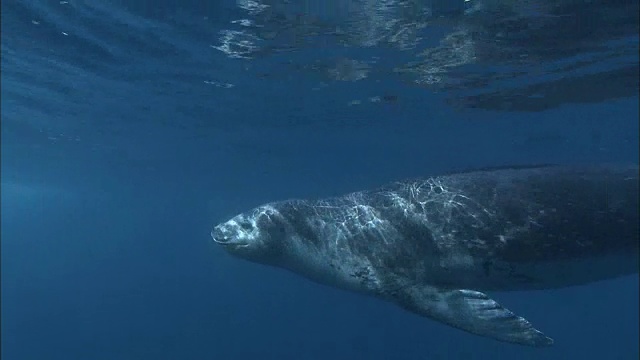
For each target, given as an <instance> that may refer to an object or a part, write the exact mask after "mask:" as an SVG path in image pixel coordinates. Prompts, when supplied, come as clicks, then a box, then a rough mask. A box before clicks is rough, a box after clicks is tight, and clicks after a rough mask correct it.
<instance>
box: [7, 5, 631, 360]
mask: <svg viewBox="0 0 640 360" xmlns="http://www.w3.org/2000/svg"><path fill="white" fill-rule="evenodd" d="M267 3H268V4H267ZM381 3H382V2H375V1H371V2H366V1H363V2H348V1H331V2H311V1H307V2H302V1H292V3H291V4H285V3H280V2H276V1H274V2H264V3H262V4H267V5H271V6H270V7H268V8H264V9H263V10H262V11H261V12H260V11H257V10H256V9H259V7H256V6H253V8H252V7H250V6H249V5H251V4H253V5H259V4H260V3H259V2H251V1H238V3H236V2H234V1H219V2H216V1H209V2H204V1H195V0H192V1H180V2H178V1H175V2H173V1H168V0H164V1H154V2H147V1H140V0H138V1H119V0H111V1H97V0H95V1H94V0H86V1H79V0H76V1H73V0H69V1H48V0H33V1H17V0H7V1H3V2H2V93H1V94H2V153H1V155H2V188H1V189H2V209H1V210H2V227H1V231H2V233H1V235H2V344H1V345H2V357H3V359H38V360H44V359H65V360H69V359H109V360H112V359H184V360H186V359H248V358H250V359H255V358H261V359H489V358H491V359H495V358H506V359H514V358H520V359H569V358H588V359H603V358H604V359H637V358H638V335H639V334H638V321H639V315H638V307H637V303H638V297H639V296H638V276H637V275H636V276H631V277H628V278H623V279H617V280H612V281H608V282H604V283H598V284H592V285H589V286H583V287H576V288H569V289H563V290H558V291H540V292H527V293H508V294H501V293H499V294H494V295H495V298H496V299H497V300H498V301H500V302H502V303H503V304H505V306H507V307H508V308H510V309H512V310H513V311H515V312H516V313H518V314H520V315H523V316H525V317H527V318H528V319H529V320H530V321H532V322H533V324H535V325H536V326H537V327H538V328H539V329H541V330H542V331H544V332H545V333H547V334H548V335H549V336H552V337H554V338H555V340H556V344H555V345H554V346H553V347H551V348H547V349H531V348H524V347H519V346H514V345H508V344H503V343H497V342H494V341H492V340H487V339H483V338H479V337H475V336H472V335H468V334H466V333H462V332H460V331H458V330H454V329H451V328H449V327H447V326H444V325H441V324H437V323H435V322H432V321H429V320H426V319H423V318H420V317H417V316H414V315H411V314H409V313H407V312H405V311H403V310H401V309H399V308H397V307H395V306H393V305H391V304H387V303H383V302H381V301H378V300H375V299H372V298H367V297H363V296H360V295H356V294H351V293H346V292H343V291H339V290H335V289H332V288H327V287H323V286H320V285H316V284H314V283H311V282H309V281H306V280H304V279H302V278H299V277H297V276H296V275H293V274H290V273H287V272H285V271H282V270H277V269H273V268H266V267H262V266H259V265H254V264H250V263H246V262H243V261H240V260H237V259H233V258H231V257H229V256H228V255H226V254H225V253H223V251H222V250H221V249H217V248H214V247H212V246H210V245H209V244H208V241H209V230H210V227H211V225H212V224H214V223H216V222H218V221H221V220H224V219H226V218H227V217H229V216H231V215H234V214H235V213H237V212H239V211H243V210H246V209H247V208H249V207H253V206H255V205H258V204H260V203H263V202H266V201H271V200H281V199H285V198H292V197H323V196H330V195H336V194H341V193H344V192H348V191H353V190H360V189H365V188H369V187H374V186H378V185H381V184H384V183H385V182H388V181H391V180H397V179H402V178H405V177H413V176H424V175H430V174H437V173H438V172H443V171H450V170H454V169H466V168H470V167H480V166H488V165H504V164H516V163H517V164H526V163H541V162H545V163H548V162H555V163H567V164H568V163H596V162H608V161H614V162H636V163H637V162H638V151H637V149H638V80H637V75H638V36H637V31H638V17H637V13H638V11H637V9H638V2H637V1H614V2H611V1H608V2H597V1H595V2H591V3H589V4H588V5H585V4H584V3H581V2H567V3H560V5H558V6H556V7H554V6H552V5H550V4H557V2H553V3H549V4H546V3H542V4H540V3H537V4H531V3H529V2H526V1H523V2H509V3H507V4H511V5H509V6H514V7H513V8H509V6H507V9H506V10H505V9H504V8H500V7H499V8H498V9H492V8H488V7H486V6H485V7H483V8H481V9H480V10H477V9H474V8H472V7H470V6H469V3H467V7H466V8H467V13H466V14H463V13H461V12H460V11H462V10H464V8H465V7H464V6H463V4H462V3H454V2H451V3H447V2H433V8H428V7H427V6H426V5H425V4H426V3H422V2H403V3H392V2H387V5H388V6H387V7H382V6H381V5H380V4H381ZM305 4H306V5H305ZM319 4H324V5H322V6H320V5H319ZM376 4H378V5H376ZM416 4H417V5H416ZM438 4H439V5H438ZM443 4H444V5H443ZM447 4H448V5H447ZM474 4H475V3H472V4H471V5H474ZM514 4H515V5H514ZM576 4H577V5H576ZM240 5H242V6H240ZM445 5H446V6H445ZM583 5H584V6H583ZM243 6H244V8H243ZM247 9H248V10H247ZM252 9H253V10H252ZM425 9H427V10H428V11H427V10H425ZM429 9H430V10H429ZM487 9H488V10H487ZM514 9H515V10H514ZM514 14H515V15H514ZM239 19H245V20H250V21H251V24H252V25H251V26H242V23H241V22H237V21H236V22H234V20H239ZM225 44H226V45H225ZM425 49H431V50H427V51H425Z"/></svg>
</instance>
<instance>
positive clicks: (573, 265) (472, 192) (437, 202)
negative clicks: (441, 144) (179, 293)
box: [211, 165, 639, 346]
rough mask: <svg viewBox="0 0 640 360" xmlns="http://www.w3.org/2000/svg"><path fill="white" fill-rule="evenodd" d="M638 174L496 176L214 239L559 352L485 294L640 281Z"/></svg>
mask: <svg viewBox="0 0 640 360" xmlns="http://www.w3.org/2000/svg"><path fill="white" fill-rule="evenodd" d="M638 223H639V220H638V165H629V166H626V165H625V166H621V165H598V166H580V167H567V166H536V167H513V168H501V169H484V170H477V171H469V172H461V173H454V174H449V175H443V176H435V177H430V178H424V179H417V180H409V181H401V182H396V183H392V184H389V185H387V186H384V187H381V188H379V189H376V190H369V191H360V192H355V193H351V194H347V195H344V196H340V197H334V198H328V199H321V200H288V201H281V202H273V203H269V204H265V205H262V206H259V207H257V208H255V209H252V210H250V211H248V212H245V213H242V214H239V215H237V216H235V217H233V218H231V219H230V220H228V221H226V222H223V223H221V224H219V225H217V226H215V227H214V228H213V230H212V231H211V238H212V240H213V243H215V244H217V245H220V246H222V247H223V248H224V249H225V250H227V251H228V252H229V253H231V254H233V255H235V256H237V257H240V258H243V259H246V260H250V261H253V262H257V263H261V264H266V265H271V266H276V267H280V268H284V269H287V270H290V271H293V272H295V273H297V274H300V275H302V276H305V277H306V278H308V279H311V280H313V281H316V282H319V283H322V284H325V285H329V286H334V287H338V288H342V289H347V290H352V291H357V292H361V293H365V294H369V295H372V296H375V297H378V298H381V299H384V300H387V301H390V302H393V303H395V304H397V305H398V306H401V307H402V308H404V309H406V310H408V311H410V312H413V313H415V314H418V315H422V316H424V317H427V318H430V319H433V320H436V321H439V322H442V323H445V324H448V325H450V326H453V327H456V328H458V329H461V330H464V331H467V332H469V333H473V334H476V335H480V336H485V337H489V338H493V339H496V340H499V341H504V342H510V343H516V344H522V345H529V346H549V345H551V344H552V343H553V340H552V339H551V338H549V337H547V336H546V335H544V334H543V333H542V332H540V331H538V330H537V329H535V328H534V327H533V326H532V325H531V323H529V322H528V321H527V320H526V319H524V318H523V317H520V316H518V315H516V314H514V313H513V312H511V311H509V310H508V309H506V308H505V307H503V306H502V305H501V304H499V303H497V302H496V301H494V300H493V299H491V298H490V297H489V296H488V295H487V294H486V293H485V292H488V291H511V290H532V289H551V288H561V287H568V286H574V285H581V284H587V283H591V282H595V281H600V280H606V279H611V278H615V277H619V276H624V275H629V274H634V273H637V272H638V233H639V229H638Z"/></svg>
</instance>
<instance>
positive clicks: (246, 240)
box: [211, 217, 253, 248]
mask: <svg viewBox="0 0 640 360" xmlns="http://www.w3.org/2000/svg"><path fill="white" fill-rule="evenodd" d="M252 231H253V226H252V224H251V222H250V221H247V220H246V219H244V218H239V217H235V218H233V219H231V220H229V221H227V222H224V223H222V224H218V225H216V226H215V227H214V228H213V229H212V230H211V239H212V240H213V242H214V243H216V244H219V245H223V246H225V247H229V246H231V247H236V248H237V247H246V246H249V244H250V243H251V238H252V236H251V235H252V234H251V233H252Z"/></svg>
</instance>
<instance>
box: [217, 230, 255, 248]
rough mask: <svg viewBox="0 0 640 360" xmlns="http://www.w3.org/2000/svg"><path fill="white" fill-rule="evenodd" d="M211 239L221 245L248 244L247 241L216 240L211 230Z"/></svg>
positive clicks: (240, 245)
mask: <svg viewBox="0 0 640 360" xmlns="http://www.w3.org/2000/svg"><path fill="white" fill-rule="evenodd" d="M211 239H212V240H213V242H214V243H216V244H219V245H223V246H235V247H241V248H243V247H248V246H249V245H250V244H249V243H240V242H231V241H225V240H218V239H217V238H216V237H215V236H214V235H213V231H212V232H211Z"/></svg>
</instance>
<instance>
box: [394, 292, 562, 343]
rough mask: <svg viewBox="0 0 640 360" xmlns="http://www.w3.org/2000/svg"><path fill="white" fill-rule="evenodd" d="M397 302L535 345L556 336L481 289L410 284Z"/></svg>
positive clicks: (476, 330)
mask: <svg viewBox="0 0 640 360" xmlns="http://www.w3.org/2000/svg"><path fill="white" fill-rule="evenodd" d="M396 303H397V304H398V305H400V306H401V307H403V308H404V309H406V310H408V311H411V312H413V313H416V314H418V315H422V316H424V317H427V318H430V319H433V320H436V321H439V322H442V323H445V324H447V325H450V326H452V327H455V328H458V329H461V330H464V331H467V332H469V333H472V334H476V335H480V336H484V337H488V338H493V339H495V340H498V341H503V342H509V343H515V344H520V345H527V346H533V347H546V346H550V345H552V344H553V339H551V338H549V337H547V336H546V335H544V334H543V333H542V332H540V331H538V330H536V329H535V328H534V327H533V325H531V323H529V322H528V321H527V320H526V319H524V318H522V317H520V316H517V315H516V314H514V313H513V312H511V311H510V310H508V309H506V308H504V307H503V306H502V305H500V304H499V303H497V302H496V301H494V300H493V299H491V298H490V297H489V296H487V295H486V294H484V293H482V292H479V291H475V290H468V289H440V288H436V287H432V286H411V287H408V288H405V289H403V290H402V291H401V292H400V293H398V294H397V298H396Z"/></svg>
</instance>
